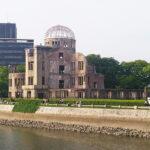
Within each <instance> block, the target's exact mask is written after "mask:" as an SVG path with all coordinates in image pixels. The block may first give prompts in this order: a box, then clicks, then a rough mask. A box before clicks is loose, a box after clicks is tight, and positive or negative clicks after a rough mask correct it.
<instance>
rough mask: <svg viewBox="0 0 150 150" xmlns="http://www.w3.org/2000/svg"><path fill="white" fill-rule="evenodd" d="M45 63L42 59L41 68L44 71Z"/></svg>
mask: <svg viewBox="0 0 150 150" xmlns="http://www.w3.org/2000/svg"><path fill="white" fill-rule="evenodd" d="M44 65H45V63H44V61H42V70H43V71H44V70H45V66H44Z"/></svg>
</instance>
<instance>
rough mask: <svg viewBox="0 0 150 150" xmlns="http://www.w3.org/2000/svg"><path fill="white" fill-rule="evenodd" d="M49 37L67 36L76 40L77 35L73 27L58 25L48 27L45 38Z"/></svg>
mask: <svg viewBox="0 0 150 150" xmlns="http://www.w3.org/2000/svg"><path fill="white" fill-rule="evenodd" d="M47 38H66V39H74V40H75V35H74V33H73V31H72V30H71V29H69V28H67V27H65V26H61V25H57V26H53V27H51V28H50V29H48V31H47V32H46V35H45V39H47Z"/></svg>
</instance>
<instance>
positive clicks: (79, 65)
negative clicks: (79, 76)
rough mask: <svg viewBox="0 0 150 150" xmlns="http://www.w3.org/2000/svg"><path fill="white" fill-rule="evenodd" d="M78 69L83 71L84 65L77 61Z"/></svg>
mask: <svg viewBox="0 0 150 150" xmlns="http://www.w3.org/2000/svg"><path fill="white" fill-rule="evenodd" d="M78 69H79V70H83V69H84V63H83V61H78Z"/></svg>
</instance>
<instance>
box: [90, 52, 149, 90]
mask: <svg viewBox="0 0 150 150" xmlns="http://www.w3.org/2000/svg"><path fill="white" fill-rule="evenodd" d="M87 60H88V63H89V64H91V65H94V66H95V68H96V72H97V73H102V74H103V75H104V76H105V88H122V89H143V88H144V87H145V86H147V85H148V84H149V83H150V63H148V62H146V61H144V60H135V61H132V62H122V63H119V62H118V61H117V60H115V59H114V58H105V57H104V58H101V57H100V55H95V54H90V55H88V56H87Z"/></svg>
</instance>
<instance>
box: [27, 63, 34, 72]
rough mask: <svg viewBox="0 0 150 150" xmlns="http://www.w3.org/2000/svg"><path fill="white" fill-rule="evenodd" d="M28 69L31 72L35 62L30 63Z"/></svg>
mask: <svg viewBox="0 0 150 150" xmlns="http://www.w3.org/2000/svg"><path fill="white" fill-rule="evenodd" d="M28 68H29V70H33V62H29V63H28Z"/></svg>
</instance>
